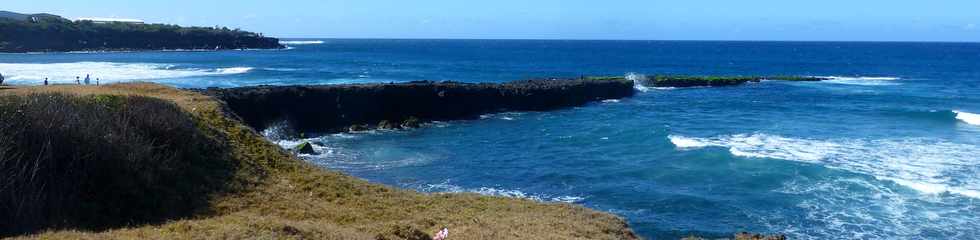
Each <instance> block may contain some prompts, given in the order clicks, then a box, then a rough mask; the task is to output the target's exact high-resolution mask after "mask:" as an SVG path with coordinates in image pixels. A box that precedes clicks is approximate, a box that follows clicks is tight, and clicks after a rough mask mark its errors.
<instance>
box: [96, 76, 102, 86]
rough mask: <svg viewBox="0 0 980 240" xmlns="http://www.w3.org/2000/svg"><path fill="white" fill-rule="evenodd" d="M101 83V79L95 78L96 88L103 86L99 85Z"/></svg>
mask: <svg viewBox="0 0 980 240" xmlns="http://www.w3.org/2000/svg"><path fill="white" fill-rule="evenodd" d="M100 81H101V79H100V78H95V86H99V85H101V84H99V82H100Z"/></svg>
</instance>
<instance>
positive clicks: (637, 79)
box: [626, 73, 650, 92]
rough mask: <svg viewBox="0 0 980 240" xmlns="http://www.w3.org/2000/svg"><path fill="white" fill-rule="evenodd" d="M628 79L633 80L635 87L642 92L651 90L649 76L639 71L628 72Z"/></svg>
mask: <svg viewBox="0 0 980 240" xmlns="http://www.w3.org/2000/svg"><path fill="white" fill-rule="evenodd" d="M626 80H630V81H633V88H635V89H636V90H638V91H641V92H647V91H650V87H647V86H646V85H644V84H646V82H647V76H646V75H643V74H639V73H627V74H626Z"/></svg>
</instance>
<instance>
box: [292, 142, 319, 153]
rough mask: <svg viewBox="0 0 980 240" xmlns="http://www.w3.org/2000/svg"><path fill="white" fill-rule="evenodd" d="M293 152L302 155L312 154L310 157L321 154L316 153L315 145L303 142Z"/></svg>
mask: <svg viewBox="0 0 980 240" xmlns="http://www.w3.org/2000/svg"><path fill="white" fill-rule="evenodd" d="M293 151H295V152H296V153H300V154H310V155H317V154H319V153H317V152H316V149H313V144H311V143H310V142H303V143H300V144H299V145H296V147H294V148H293Z"/></svg>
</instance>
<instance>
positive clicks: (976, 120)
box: [953, 111, 980, 125]
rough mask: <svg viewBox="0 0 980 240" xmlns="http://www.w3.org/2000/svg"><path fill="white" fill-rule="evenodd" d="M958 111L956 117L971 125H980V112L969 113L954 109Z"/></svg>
mask: <svg viewBox="0 0 980 240" xmlns="http://www.w3.org/2000/svg"><path fill="white" fill-rule="evenodd" d="M953 113H956V119H958V120H960V121H963V122H965V123H967V124H970V125H980V114H975V113H968V112H962V111H953Z"/></svg>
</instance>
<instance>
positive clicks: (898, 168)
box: [0, 40, 980, 239]
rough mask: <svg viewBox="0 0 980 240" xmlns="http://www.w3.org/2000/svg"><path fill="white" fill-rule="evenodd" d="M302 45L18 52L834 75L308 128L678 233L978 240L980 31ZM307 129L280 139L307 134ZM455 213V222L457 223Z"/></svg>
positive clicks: (356, 65) (73, 61) (521, 71)
mask: <svg viewBox="0 0 980 240" xmlns="http://www.w3.org/2000/svg"><path fill="white" fill-rule="evenodd" d="M292 47H293V48H292V49H290V50H284V51H229V52H149V53H147V52H142V53H70V54H6V55H0V73H3V74H4V75H5V76H7V77H8V81H9V82H11V83H14V84H37V83H38V82H39V80H40V79H43V78H44V77H48V78H51V79H52V81H56V82H68V81H74V80H73V78H74V76H79V75H81V76H83V77H84V74H93V76H92V78H93V79H94V78H99V79H100V80H102V81H104V82H119V81H154V82H162V83H167V84H172V85H175V86H179V87H209V86H218V87H232V86H243V85H257V84H334V83H351V82H356V83H357V82H400V81H412V80H422V79H424V80H458V81H468V82H499V81H509V80H516V79H524V78H535V77H574V76H580V75H625V74H627V73H630V72H636V73H646V74H693V75H783V74H785V75H817V76H839V78H837V79H836V80H833V81H826V82H803V83H792V82H773V81H764V82H761V83H753V84H748V85H744V86H738V87H723V88H693V89H644V90H645V91H639V90H638V91H639V92H638V94H637V96H635V97H633V98H629V99H622V100H620V101H607V102H601V103H594V104H590V105H587V106H584V107H578V108H572V109H565V110H560V111H553V112H520V113H501V114H493V115H487V116H484V118H483V119H480V120H473V121H453V122H443V123H434V124H431V125H430V126H429V127H426V128H423V129H418V130H410V131H394V132H384V131H381V132H366V133H355V134H337V135H326V136H322V137H317V138H313V139H310V140H312V141H314V142H316V143H317V144H319V146H318V147H317V148H318V149H319V150H321V151H322V152H325V154H324V155H321V156H307V158H308V159H309V160H310V161H312V162H314V163H317V164H320V165H322V166H324V167H327V168H331V169H338V170H341V171H344V172H347V173H350V174H352V175H355V176H358V177H362V178H365V179H368V180H371V181H374V182H379V183H385V184H390V185H394V186H400V187H406V188H412V189H418V190H421V191H428V192H479V193H484V194H490V195H498V196H509V197H523V198H531V199H536V200H540V201H558V202H571V203H575V204H581V205H584V206H588V207H591V208H595V209H599V210H604V211H609V212H613V213H616V214H619V215H622V216H624V217H626V219H628V220H629V222H630V224H631V226H632V227H633V228H634V229H635V230H636V231H637V232H639V233H640V234H641V235H643V236H645V237H648V238H653V239H670V238H677V237H680V236H688V235H690V234H700V235H708V236H715V235H717V236H727V235H729V234H730V233H731V232H736V231H753V232H778V233H786V234H788V235H790V236H791V237H792V238H796V239H827V238H831V239H980V126H978V125H977V124H980V123H978V121H980V116H977V115H975V114H971V113H980V44H969V43H807V42H663V41H482V40H465V41H464V40H323V43H322V44H309V45H305V44H304V45H293V46H292ZM296 142H297V141H281V142H280V143H281V144H283V145H285V146H289V145H291V144H295V143H296ZM446 224H450V225H451V223H446Z"/></svg>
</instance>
